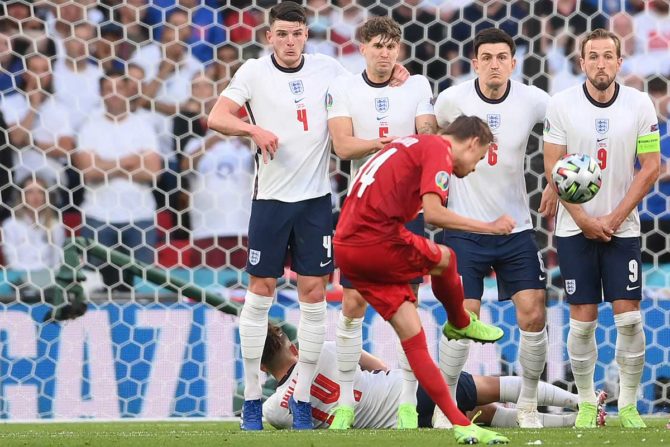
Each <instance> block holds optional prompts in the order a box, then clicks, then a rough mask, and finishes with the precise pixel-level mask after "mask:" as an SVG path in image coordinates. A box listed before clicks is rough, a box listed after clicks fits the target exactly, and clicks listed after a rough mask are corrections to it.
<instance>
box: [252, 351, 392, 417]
mask: <svg viewBox="0 0 670 447" xmlns="http://www.w3.org/2000/svg"><path fill="white" fill-rule="evenodd" d="M296 375H297V371H296V369H295V368H294V369H293V371H292V372H291V373H290V374H289V377H288V378H287V379H286V380H285V381H284V382H283V383H281V384H280V385H279V386H278V387H277V391H275V393H274V394H273V395H272V396H270V397H269V398H268V399H267V400H266V401H265V403H263V416H265V419H266V420H267V421H268V422H269V423H270V424H272V425H273V426H274V427H276V428H290V427H291V424H292V423H293V416H292V415H291V414H290V413H289V410H288V400H289V399H290V397H291V396H292V395H293V390H294V388H295V383H296ZM336 376H337V354H336V352H335V343H334V342H326V343H324V345H323V349H322V350H321V355H320V356H319V362H318V363H317V366H316V374H315V376H314V380H313V381H312V387H311V392H310V398H309V401H310V403H311V404H312V423H313V424H314V428H326V427H327V426H328V425H330V424H329V423H328V421H329V419H330V412H331V411H332V410H333V408H335V407H336V406H337V399H338V397H339V395H340V386H339V385H338V383H337V378H336ZM401 388H402V371H401V370H399V369H397V370H392V371H390V372H388V373H385V372H378V373H374V372H369V371H361V369H360V367H357V369H356V376H355V377H354V397H355V399H356V407H355V420H354V428H393V427H395V425H396V422H397V413H398V404H399V399H400V390H401Z"/></svg>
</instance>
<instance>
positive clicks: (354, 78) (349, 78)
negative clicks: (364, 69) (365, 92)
mask: <svg viewBox="0 0 670 447" xmlns="http://www.w3.org/2000/svg"><path fill="white" fill-rule="evenodd" d="M361 84H364V81H363V77H362V76H361V75H360V74H353V73H342V74H340V75H339V76H337V77H335V79H333V80H332V82H331V83H330V85H331V87H332V86H335V87H342V88H347V87H355V86H357V85H361ZM345 91H346V90H345Z"/></svg>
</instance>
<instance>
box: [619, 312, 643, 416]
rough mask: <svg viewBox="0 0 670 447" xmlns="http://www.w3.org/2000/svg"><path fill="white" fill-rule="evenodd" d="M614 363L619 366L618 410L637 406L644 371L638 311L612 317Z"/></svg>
mask: <svg viewBox="0 0 670 447" xmlns="http://www.w3.org/2000/svg"><path fill="white" fill-rule="evenodd" d="M614 323H615V324H616V330H617V339H616V351H615V356H616V361H617V363H618V364H619V399H618V405H619V409H621V408H623V407H625V406H626V405H630V404H634V405H637V390H638V387H639V385H640V378H641V377H642V371H643V370H644V351H645V344H646V342H645V336H644V329H643V327H642V314H641V313H640V311H639V310H636V311H632V312H624V313H622V314H618V315H614Z"/></svg>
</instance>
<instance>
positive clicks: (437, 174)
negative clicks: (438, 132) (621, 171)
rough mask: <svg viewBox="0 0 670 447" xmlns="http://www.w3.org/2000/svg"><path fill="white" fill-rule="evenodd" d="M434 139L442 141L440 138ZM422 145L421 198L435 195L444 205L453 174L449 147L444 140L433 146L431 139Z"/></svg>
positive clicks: (433, 141)
mask: <svg viewBox="0 0 670 447" xmlns="http://www.w3.org/2000/svg"><path fill="white" fill-rule="evenodd" d="M434 138H440V140H442V138H441V137H434ZM422 145H423V147H422V149H423V150H422V151H421V152H422V155H421V156H422V161H421V197H423V196H424V195H425V194H428V193H435V194H438V195H439V196H440V198H441V199H442V203H446V202H447V197H448V196H449V182H450V180H451V174H452V173H453V165H452V163H451V149H450V146H449V144H448V143H447V142H446V141H444V140H442V141H438V144H435V140H432V139H431V140H428V141H424V142H422Z"/></svg>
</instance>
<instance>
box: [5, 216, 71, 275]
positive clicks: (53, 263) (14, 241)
mask: <svg viewBox="0 0 670 447" xmlns="http://www.w3.org/2000/svg"><path fill="white" fill-rule="evenodd" d="M49 233H51V234H49ZM64 243H65V229H64V228H63V226H62V225H61V224H60V223H55V224H54V225H53V227H52V228H51V229H50V230H47V229H46V228H44V227H42V226H40V225H37V224H35V223H34V222H32V221H31V220H29V219H28V218H23V217H16V218H14V217H10V218H8V219H6V220H5V221H4V222H3V223H2V253H3V254H4V256H5V263H6V264H7V267H8V268H10V269H12V270H22V271H37V270H48V269H55V268H57V267H58V266H59V265H60V264H61V262H62V256H63V244H64Z"/></svg>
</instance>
